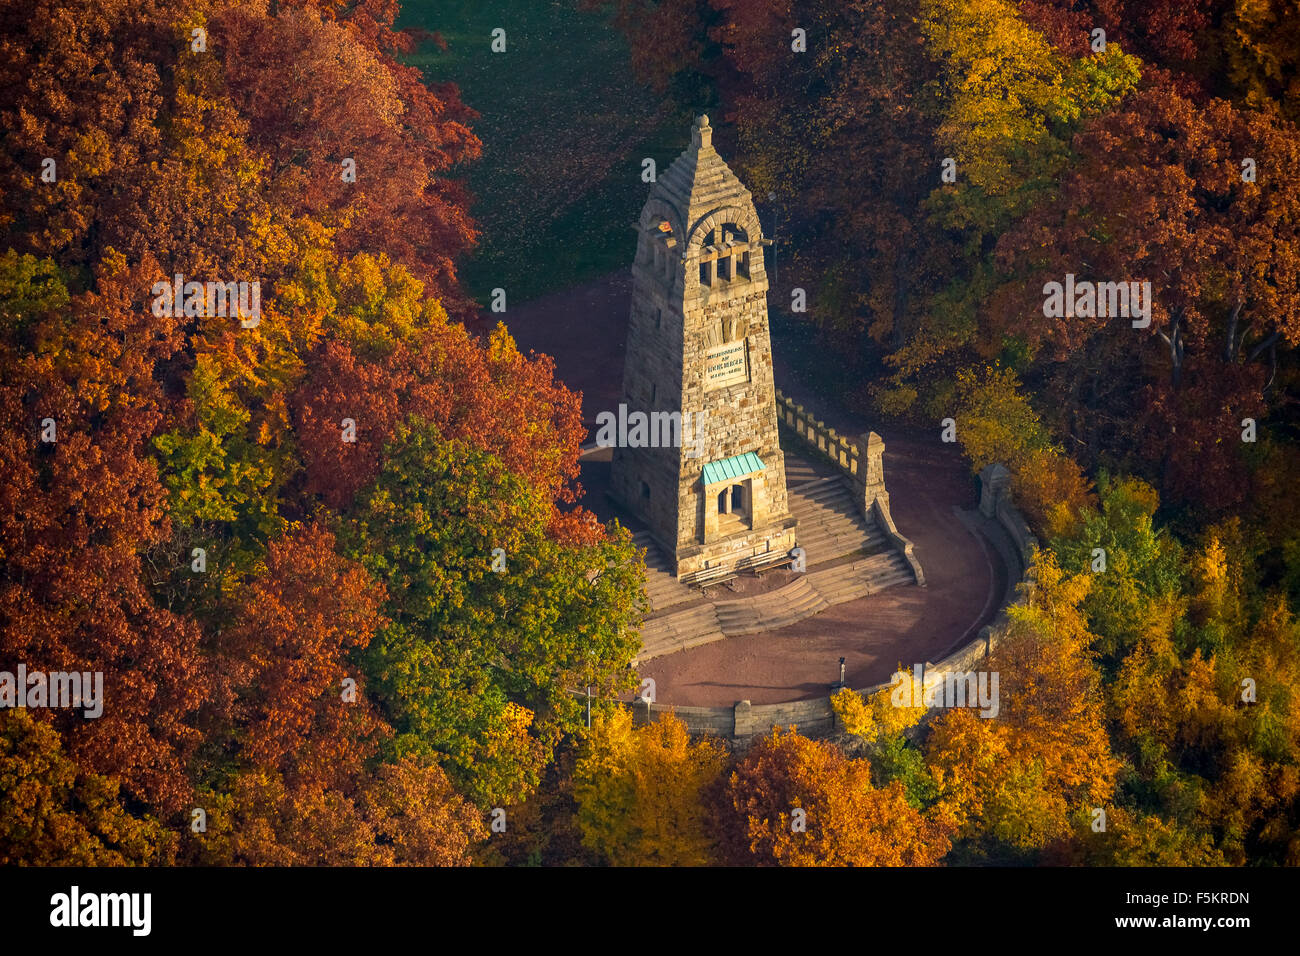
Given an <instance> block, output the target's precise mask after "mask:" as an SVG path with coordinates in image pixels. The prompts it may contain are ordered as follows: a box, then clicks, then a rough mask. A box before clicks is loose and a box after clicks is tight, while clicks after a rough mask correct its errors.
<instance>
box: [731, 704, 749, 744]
mask: <svg viewBox="0 0 1300 956" xmlns="http://www.w3.org/2000/svg"><path fill="white" fill-rule="evenodd" d="M735 713H736V717H735V723H734V724H732V730H731V735H732V736H733V737H750V736H752V735H753V733H754V712H753V705H752V704H750V702H749V701H747V700H738V701H736V712H735Z"/></svg>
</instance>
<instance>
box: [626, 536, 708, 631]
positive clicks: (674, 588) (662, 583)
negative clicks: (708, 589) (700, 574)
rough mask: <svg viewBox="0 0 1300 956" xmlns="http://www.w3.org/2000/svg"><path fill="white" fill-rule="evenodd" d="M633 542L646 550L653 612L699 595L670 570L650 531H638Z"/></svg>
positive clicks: (648, 585)
mask: <svg viewBox="0 0 1300 956" xmlns="http://www.w3.org/2000/svg"><path fill="white" fill-rule="evenodd" d="M632 543H633V544H634V545H636V546H637V547H638V548H642V549H644V550H645V566H646V568H645V571H646V573H645V589H646V597H647V598H648V599H649V601H650V611H651V613H653V612H655V611H661V610H663V609H664V608H667V607H672V606H673V605H675V604H684V603H685V602H687V601H693V600H695V599H697V598H698V597H699V594H697V593H696V592H695V591H693V590H692V589H691V588H689V587H687V586H686V585H684V584H682V583H681V582H680V581H678V580H677V575H675V574H673V573H672V571H671V570H670V567H671V566H670V564H669V562H668V559H667V558H666V557H665V556H664V553H663V551H662V549H661V548H660V547H659V545H658V543H657V542H656V541H655V540H654V538H652V537H651V536H650V533H649V532H648V531H638V532H637V533H636V534H634V535H632Z"/></svg>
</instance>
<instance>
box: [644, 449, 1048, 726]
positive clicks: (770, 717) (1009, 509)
mask: <svg viewBox="0 0 1300 956" xmlns="http://www.w3.org/2000/svg"><path fill="white" fill-rule="evenodd" d="M980 512H981V513H982V514H984V516H985V517H987V518H992V519H994V520H996V521H997V522H998V524H999V525H1000V526H1001V527H1002V529H1003V530H1005V531H1006V533H1007V535H1008V537H1009V538H1010V544H1011V545H1012V546H1013V547H1012V548H1010V549H1007V551H1006V553H1004V554H1003V559H1004V560H1006V559H1008V558H1010V559H1011V561H1013V562H1015V564H1017V565H1018V567H1009V568H1008V570H1009V571H1010V572H1011V573H1010V574H1009V575H1008V577H1009V579H1010V580H1011V581H1012V582H1015V581H1017V580H1019V581H1021V582H1023V581H1027V580H1028V576H1027V572H1028V568H1029V560H1030V556H1031V554H1032V552H1033V549H1034V548H1036V547H1037V541H1036V540H1035V539H1034V536H1033V534H1032V533H1031V532H1030V530H1029V525H1028V523H1027V522H1026V521H1025V519H1024V516H1023V515H1021V514H1020V512H1019V511H1018V510H1017V509H1016V506H1015V503H1014V502H1013V501H1012V500H1011V488H1010V474H1009V472H1007V470H1006V468H1004V467H1003V466H1002V465H990V466H988V467H987V468H985V469H984V470H983V471H982V472H980ZM891 523H892V522H891ZM900 537H901V535H900ZM904 540H905V539H904ZM909 545H910V542H909ZM1002 550H1003V549H1001V548H999V551H1002ZM918 567H919V566H918ZM1009 590H1011V591H1012V592H1013V593H1014V590H1015V588H1014V587H1012V588H1009ZM1005 620H1006V607H1005V606H1004V607H1003V609H1002V610H1001V611H1000V612H999V613H998V616H997V617H996V618H995V619H994V621H993V623H992V624H989V625H987V626H985V627H984V628H982V629H981V630H980V633H979V635H978V636H977V637H976V638H974V639H973V640H971V641H969V642H968V643H966V644H965V645H963V646H962V647H960V648H958V649H957V650H955V651H953V652H952V653H951V654H949V655H948V656H947V657H945V658H943V659H942V660H940V661H936V662H930V661H927V662H926V663H925V664H924V665H923V671H922V673H923V676H922V684H923V686H924V687H926V688H929V687H931V686H933V685H935V684H937V683H940V682H942V681H943V674H944V673H945V672H947V671H968V670H973V669H974V668H975V666H976V665H977V664H978V663H979V662H980V661H982V660H984V658H986V657H987V656H988V655H989V653H990V652H992V650H993V648H994V647H995V646H996V641H995V640H994V634H995V633H996V631H997V628H998V625H1000V624H1001V623H1003V622H1004V621H1005ZM888 686H890V685H889V682H885V683H881V684H876V685H874V686H872V687H865V688H863V689H861V690H857V691H855V693H857V694H860V695H862V696H863V697H867V696H870V695H871V694H874V693H876V692H878V691H880V690H882V689H883V688H886V687H888ZM628 706H630V707H631V708H632V711H633V717H634V721H633V722H634V723H636V724H644V723H647V722H649V721H651V720H656V719H658V718H659V717H660V716H662V715H663V714H675V715H676V716H677V718H678V719H679V720H681V721H682V722H683V723H684V724H686V729H687V730H688V731H689V732H690V733H692V734H709V735H711V736H716V737H721V738H723V739H724V740H727V741H729V742H730V743H731V744H732V746H734V747H736V748H739V749H743V748H745V747H747V746H748V745H749V744H750V743H751V742H752V741H753V740H754V739H755V738H756V737H761V736H764V735H765V734H767V733H768V732H769V731H770V730H771V729H772V727H773V726H776V725H778V724H779V725H782V726H790V725H794V726H796V727H798V728H799V732H800V733H801V734H803V735H804V736H805V737H824V736H828V735H829V734H832V733H834V732H835V730H836V729H837V728H836V718H835V711H834V710H833V709H832V707H831V701H830V696H829V695H828V696H826V697H818V698H816V699H814V700H798V701H791V702H790V703H785V704H751V703H750V702H749V701H747V700H742V701H738V702H737V703H736V704H735V706H734V707H678V706H674V705H672V704H650V703H646V702H643V701H634V702H633V703H631V704H629V705H628Z"/></svg>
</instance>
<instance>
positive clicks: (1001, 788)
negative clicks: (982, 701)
mask: <svg viewBox="0 0 1300 956" xmlns="http://www.w3.org/2000/svg"><path fill="white" fill-rule="evenodd" d="M1034 582H1035V583H1034V589H1033V592H1032V596H1031V598H1030V600H1029V602H1028V603H1027V604H1026V605H1024V606H1022V607H1012V608H1011V609H1010V620H1009V622H1008V624H1007V625H1005V626H1004V628H1003V629H1002V630H1001V631H1000V633H998V634H997V635H995V645H996V649H995V650H994V652H993V654H992V655H990V657H989V658H988V659H987V660H986V661H985V662H983V663H982V664H981V667H980V669H981V670H982V671H984V672H986V673H989V674H993V673H996V674H997V675H998V676H999V687H998V710H997V714H996V715H995V716H991V717H984V716H982V715H980V714H979V713H978V712H977V711H975V710H973V709H971V708H969V707H957V708H953V709H950V710H948V711H946V712H945V713H944V714H943V715H942V716H940V717H938V718H937V719H936V720H935V721H934V722H933V724H932V728H931V731H930V735H929V737H928V738H927V740H926V745H925V746H926V758H927V762H928V763H929V765H930V767H931V770H932V772H933V773H934V776H935V781H936V783H937V784H938V787H939V790H940V802H939V804H938V805H937V806H939V807H941V808H943V811H944V812H946V813H948V814H951V816H952V818H953V819H954V821H955V822H956V823H957V825H958V827H959V830H958V835H959V836H960V837H961V838H962V840H963V849H964V852H965V853H973V854H974V857H975V858H977V859H985V858H988V857H992V858H995V859H996V858H1023V857H1024V855H1026V854H1032V853H1033V852H1035V851H1038V850H1041V849H1042V848H1044V847H1045V846H1047V845H1048V844H1049V843H1051V842H1053V841H1054V840H1057V839H1061V838H1064V837H1066V836H1067V835H1068V834H1069V833H1070V831H1071V827H1072V822H1071V821H1072V819H1073V815H1074V814H1076V813H1078V812H1081V811H1083V810H1085V809H1091V808H1093V807H1105V806H1106V805H1108V804H1109V802H1110V800H1111V798H1112V794H1113V792H1114V787H1115V779H1116V774H1117V771H1118V769H1119V764H1118V761H1117V760H1116V759H1115V757H1114V755H1113V754H1112V752H1111V744H1110V740H1109V738H1108V736H1107V732H1106V724H1105V711H1104V698H1103V696H1102V691H1101V681H1100V675H1099V674H1098V672H1097V669H1096V667H1095V664H1094V662H1093V652H1092V650H1091V644H1092V641H1093V635H1092V633H1091V632H1090V631H1089V629H1088V623H1087V619H1086V617H1085V615H1084V614H1083V612H1082V610H1081V607H1080V605H1081V604H1082V603H1083V601H1084V599H1085V597H1086V595H1087V593H1088V590H1089V587H1090V585H1091V581H1090V579H1089V578H1088V577H1087V576H1086V575H1074V576H1068V575H1066V574H1064V573H1063V572H1062V571H1061V570H1060V568H1059V567H1058V566H1057V565H1056V564H1055V562H1054V561H1053V559H1052V557H1051V556H1050V554H1043V553H1040V554H1039V555H1038V558H1037V560H1036V561H1035V563H1034Z"/></svg>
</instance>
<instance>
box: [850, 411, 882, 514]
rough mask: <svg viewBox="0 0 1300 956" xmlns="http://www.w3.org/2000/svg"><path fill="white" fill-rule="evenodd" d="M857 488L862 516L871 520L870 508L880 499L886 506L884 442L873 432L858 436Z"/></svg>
mask: <svg viewBox="0 0 1300 956" xmlns="http://www.w3.org/2000/svg"><path fill="white" fill-rule="evenodd" d="M858 451H859V455H858V478H857V482H858V488H859V489H860V492H859V493H860V494H861V501H860V502H859V507H861V508H862V513H863V515H865V516H866V518H867V520H871V506H872V505H873V504H875V503H876V499H877V498H881V499H883V500H884V502H885V503H886V504H887V503H888V502H889V495H888V494H886V492H885V440H884V439H883V438H881V437H880V436H879V435H877V434H876V433H875V432H867V433H866V434H865V435H859V436H858Z"/></svg>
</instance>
